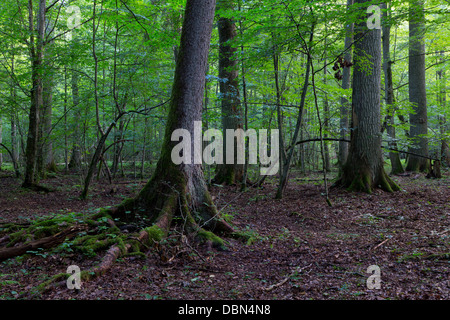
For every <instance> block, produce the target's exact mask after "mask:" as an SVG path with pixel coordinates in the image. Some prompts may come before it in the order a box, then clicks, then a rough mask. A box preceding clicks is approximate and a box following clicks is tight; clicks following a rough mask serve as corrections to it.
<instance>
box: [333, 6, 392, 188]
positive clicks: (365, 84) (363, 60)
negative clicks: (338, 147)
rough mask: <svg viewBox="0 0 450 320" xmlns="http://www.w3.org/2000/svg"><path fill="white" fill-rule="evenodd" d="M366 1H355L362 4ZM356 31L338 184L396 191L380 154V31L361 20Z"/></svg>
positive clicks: (356, 26)
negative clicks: (348, 125)
mask: <svg viewBox="0 0 450 320" xmlns="http://www.w3.org/2000/svg"><path fill="white" fill-rule="evenodd" d="M367 2H368V1H365V0H359V1H356V3H362V4H365V3H367ZM366 6H367V4H366ZM363 7H364V6H363ZM364 8H365V7H364ZM365 11H366V10H364V12H365ZM355 32H356V34H355V40H356V41H355V56H354V61H355V69H354V74H353V96H352V128H354V129H353V131H352V134H351V142H350V148H349V154H348V158H347V162H346V164H345V165H344V168H343V174H342V176H341V177H340V180H339V181H338V183H339V184H341V185H342V186H344V187H348V188H349V189H350V190H354V191H364V192H369V193H370V192H372V190H373V189H374V188H376V187H378V186H380V187H381V188H382V189H384V190H386V191H393V190H398V189H399V188H398V186H397V185H396V184H395V183H394V182H393V181H392V180H391V179H390V178H389V177H388V175H387V174H386V173H385V171H384V167H383V158H382V152H381V132H380V131H381V112H380V90H381V31H380V30H378V29H372V30H367V26H366V20H365V19H362V22H360V23H359V24H358V25H355ZM368 64H369V65H368Z"/></svg>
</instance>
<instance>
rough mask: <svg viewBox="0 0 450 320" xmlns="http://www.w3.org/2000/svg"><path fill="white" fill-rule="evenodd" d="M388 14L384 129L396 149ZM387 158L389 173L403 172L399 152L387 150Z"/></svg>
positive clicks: (384, 63)
mask: <svg viewBox="0 0 450 320" xmlns="http://www.w3.org/2000/svg"><path fill="white" fill-rule="evenodd" d="M383 9H387V5H386V4H383ZM387 17H388V14H387V13H386V12H384V11H383V21H384V24H383V38H382V41H383V71H384V88H385V89H384V95H385V99H386V105H387V110H388V115H387V116H386V131H387V134H388V136H389V143H388V145H389V148H391V149H394V150H397V149H398V148H397V142H396V141H395V127H394V113H395V108H394V86H393V81H392V61H391V55H390V32H391V27H390V25H389V21H387V19H386V18H387ZM389 159H390V160H391V167H392V169H391V174H399V173H403V172H404V170H403V166H402V162H401V161H400V154H399V153H398V152H389Z"/></svg>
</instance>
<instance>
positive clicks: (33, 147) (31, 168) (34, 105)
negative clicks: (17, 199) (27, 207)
mask: <svg viewBox="0 0 450 320" xmlns="http://www.w3.org/2000/svg"><path fill="white" fill-rule="evenodd" d="M45 5H46V1H45V0H40V1H39V9H38V16H37V33H36V32H35V29H34V17H33V1H32V0H29V1H28V10H29V15H28V19H29V31H30V40H29V49H30V57H31V78H32V88H31V106H30V112H29V117H28V119H29V127H28V137H27V147H26V152H25V158H26V161H25V177H24V181H23V184H22V187H25V188H29V187H32V186H34V185H35V184H36V157H37V152H38V137H39V123H40V121H39V109H40V108H41V106H42V104H43V96H42V88H43V79H42V67H43V57H44V33H45V12H46V10H45V9H46V8H45ZM35 35H36V38H35Z"/></svg>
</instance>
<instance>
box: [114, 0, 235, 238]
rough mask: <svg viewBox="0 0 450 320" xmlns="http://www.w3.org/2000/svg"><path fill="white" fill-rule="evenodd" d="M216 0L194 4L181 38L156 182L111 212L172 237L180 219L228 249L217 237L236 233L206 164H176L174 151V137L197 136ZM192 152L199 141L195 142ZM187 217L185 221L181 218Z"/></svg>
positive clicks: (191, 0) (189, 6) (198, 0)
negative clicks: (214, 194) (221, 210)
mask: <svg viewBox="0 0 450 320" xmlns="http://www.w3.org/2000/svg"><path fill="white" fill-rule="evenodd" d="M214 9H215V0H188V1H187V4H186V11H185V19H184V22H183V29H182V35H181V44H180V48H179V54H178V60H177V65H176V70H175V77H174V83H173V88H172V99H171V104H170V108H169V115H168V119H167V125H166V131H165V136H164V142H163V146H162V150H161V156H160V159H159V161H158V163H157V166H156V170H155V172H154V173H153V176H152V178H151V179H150V181H149V182H148V183H147V184H146V186H145V187H144V188H143V189H142V190H141V191H140V193H139V194H138V195H137V196H136V197H135V198H132V199H128V200H125V201H124V202H123V203H122V204H121V205H119V206H118V207H116V208H114V209H112V210H111V214H112V215H113V216H114V217H119V218H121V219H129V220H131V219H134V218H136V217H137V215H143V214H144V215H146V216H147V217H148V218H149V221H150V222H151V223H153V226H152V228H154V229H156V230H159V231H160V232H163V233H167V232H168V229H169V227H170V226H171V223H172V221H173V220H174V218H175V217H177V218H178V219H176V221H179V222H180V223H182V225H183V227H184V230H186V231H187V232H188V233H194V234H195V235H197V236H200V237H202V238H204V239H206V240H207V241H212V242H213V243H214V244H216V245H219V246H220V245H222V242H221V240H220V238H218V237H217V236H215V235H214V234H213V233H211V232H208V231H206V230H205V228H207V229H210V230H214V231H215V232H233V228H232V227H231V226H229V225H228V224H227V223H226V222H225V221H223V220H222V219H220V217H219V214H218V211H217V208H216V207H215V205H214V203H213V201H212V198H211V195H210V193H209V191H208V189H207V185H206V182H205V179H204V176H203V171H202V166H201V164H196V163H194V162H192V161H191V164H188V163H181V164H175V163H174V162H173V161H172V157H171V154H172V149H173V148H174V146H176V145H177V144H178V143H177V142H175V141H172V139H171V136H172V133H173V131H174V130H176V129H186V130H187V131H189V132H190V133H191V136H193V133H194V121H200V120H201V116H202V100H203V94H204V86H205V72H206V66H207V59H208V51H209V46H210V38H211V31H212V23H213V19H214ZM191 146H192V148H191V149H192V150H195V148H194V142H193V141H191ZM180 218H181V219H180Z"/></svg>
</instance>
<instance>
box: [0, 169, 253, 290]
mask: <svg viewBox="0 0 450 320" xmlns="http://www.w3.org/2000/svg"><path fill="white" fill-rule="evenodd" d="M176 177H177V176H175V178H174V175H172V178H173V179H172V183H169V182H167V181H166V180H155V179H151V180H150V182H149V183H148V184H147V185H146V186H145V187H144V188H143V189H142V191H141V192H140V193H139V194H138V195H137V196H136V197H135V198H132V199H126V200H124V201H123V202H122V203H121V204H120V205H118V206H116V207H114V208H110V209H101V210H100V211H99V212H98V213H96V214H93V215H90V216H83V215H81V214H72V216H67V215H58V216H57V217H55V218H53V219H44V220H43V221H35V222H34V223H32V224H31V225H29V226H20V225H9V226H8V227H7V228H3V232H2V229H0V239H1V241H2V243H3V244H6V246H7V248H4V249H0V258H3V259H8V258H12V257H15V256H19V255H23V254H25V253H27V252H28V251H30V250H36V249H37V248H42V249H51V248H54V249H53V250H54V251H55V252H64V250H65V249H66V248H70V252H75V253H76V252H78V253H82V254H84V255H87V256H88V257H95V256H97V255H98V254H99V252H106V253H105V254H104V256H103V259H102V260H101V262H100V263H99V264H98V265H97V266H96V267H94V268H92V269H90V270H84V271H82V273H81V280H82V281H84V282H85V281H89V280H91V279H94V278H96V277H99V276H102V275H104V274H105V273H106V272H108V270H110V268H111V267H112V266H113V265H114V263H115V262H116V261H117V259H119V258H120V257H123V256H126V255H129V254H144V253H145V252H147V251H149V250H151V249H152V248H154V249H158V248H161V245H160V243H161V240H163V239H165V238H166V237H168V235H169V233H170V230H171V227H173V226H175V227H176V229H177V230H181V233H180V239H191V240H194V241H199V242H200V243H204V244H206V245H207V246H208V248H212V247H214V248H217V249H219V250H224V249H226V247H225V241H224V240H223V239H222V238H221V236H229V237H234V238H239V239H244V240H245V241H247V240H248V238H249V236H248V235H246V234H245V233H239V232H236V230H235V229H234V228H233V227H232V226H231V225H229V224H228V223H227V222H226V221H224V220H223V219H221V218H220V215H219V212H218V210H217V208H216V206H215V205H214V203H213V200H212V198H211V195H210V194H209V192H208V190H207V189H201V188H202V187H203V186H201V187H200V189H198V190H197V189H195V188H197V187H198V185H200V184H198V183H194V184H192V185H191V187H192V186H194V189H191V192H187V185H188V184H187V183H186V182H185V180H184V179H183V177H181V178H180V176H178V178H179V179H178V180H177V179H176ZM173 181H175V182H176V183H174V182H173ZM205 188H206V186H205ZM62 228H64V231H60V229H62ZM122 230H127V232H122ZM129 230H136V231H135V232H134V233H130V232H129ZM5 231H6V233H7V234H6V235H5V234H4V232H5ZM219 235H220V236H219ZM30 238H31V239H32V241H29V240H30ZM182 242H183V241H182ZM21 243H23V244H21ZM55 247H56V248H55ZM190 248H191V249H192V247H190ZM158 250H159V249H158ZM192 250H193V249H192ZM157 252H158V251H157ZM69 276H70V274H67V273H62V274H58V275H55V276H54V277H52V278H51V279H49V280H47V281H46V282H44V283H42V284H41V285H39V286H38V287H36V288H35V292H34V293H35V294H39V292H44V291H46V290H48V289H51V288H52V287H54V286H58V285H63V286H64V285H65V282H64V281H63V280H64V279H67V278H68V277H69ZM36 290H37V291H36Z"/></svg>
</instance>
